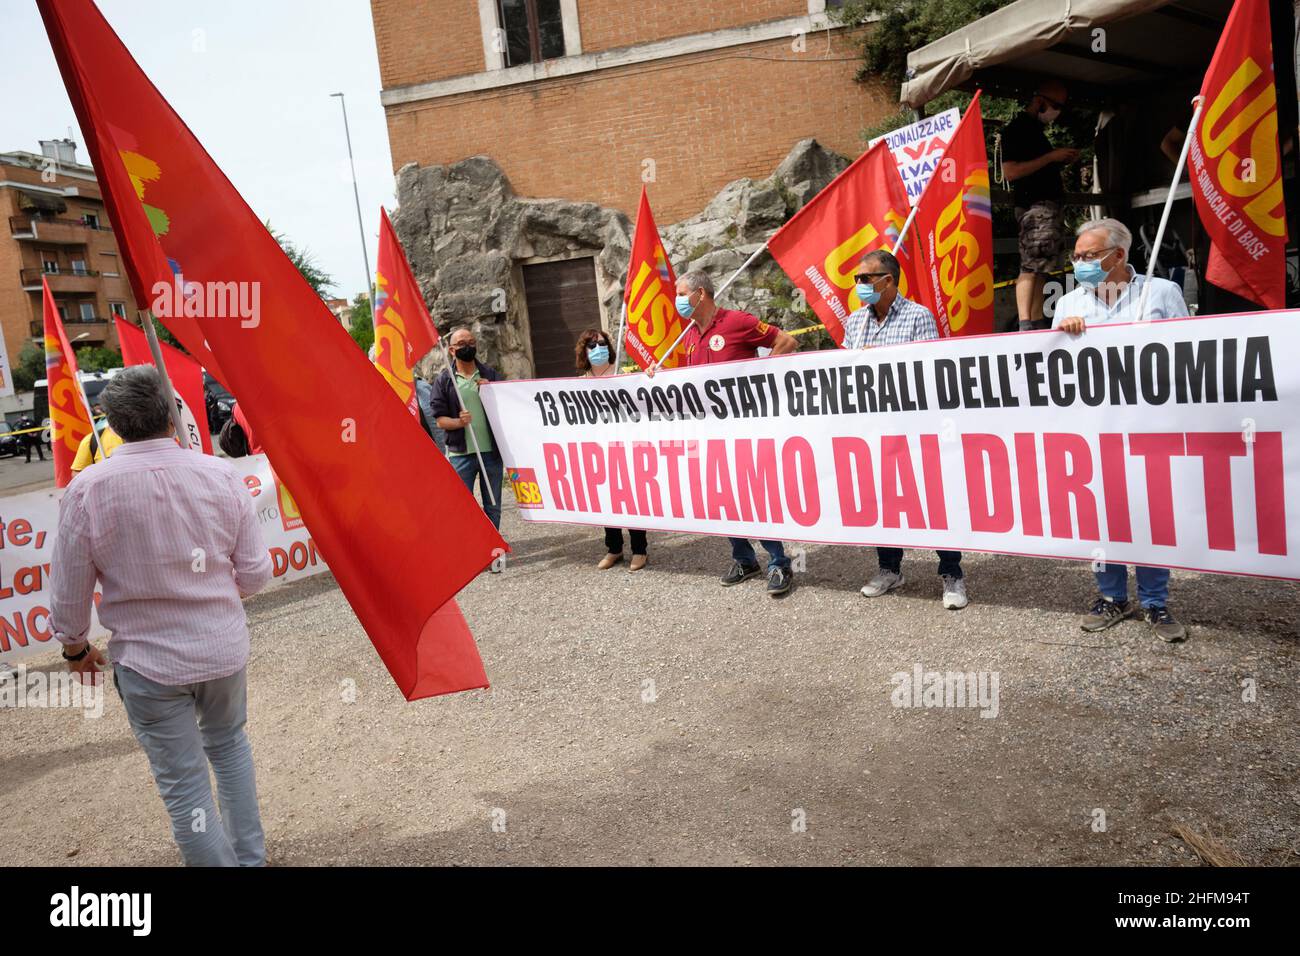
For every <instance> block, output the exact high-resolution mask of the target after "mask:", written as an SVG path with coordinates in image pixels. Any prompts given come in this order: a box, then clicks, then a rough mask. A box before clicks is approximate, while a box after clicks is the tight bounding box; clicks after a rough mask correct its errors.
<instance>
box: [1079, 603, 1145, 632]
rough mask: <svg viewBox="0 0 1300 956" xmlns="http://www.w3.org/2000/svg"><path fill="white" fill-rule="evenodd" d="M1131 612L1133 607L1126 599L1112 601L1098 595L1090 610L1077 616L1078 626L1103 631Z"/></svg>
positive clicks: (1083, 628)
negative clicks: (1079, 616) (1081, 615)
mask: <svg viewBox="0 0 1300 956" xmlns="http://www.w3.org/2000/svg"><path fill="white" fill-rule="evenodd" d="M1132 614H1133V609H1132V608H1131V607H1130V606H1129V603H1128V601H1112V600H1111V599H1110V598H1108V597H1099V598H1097V600H1096V601H1095V602H1094V603H1093V605H1092V610H1090V611H1089V612H1088V613H1087V614H1085V615H1084V616H1083V617H1081V618H1079V627H1080V628H1081V629H1082V630H1085V631H1088V632H1095V631H1104V630H1106V628H1108V627H1114V626H1115V625H1116V624H1118V623H1119V622H1120V621H1122V620H1124V619H1125V618H1126V617H1130V616H1131V615H1132Z"/></svg>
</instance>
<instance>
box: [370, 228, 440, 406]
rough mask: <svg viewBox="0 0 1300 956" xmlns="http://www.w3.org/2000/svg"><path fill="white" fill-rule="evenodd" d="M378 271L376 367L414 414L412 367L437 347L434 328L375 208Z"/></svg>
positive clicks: (393, 234)
mask: <svg viewBox="0 0 1300 956" xmlns="http://www.w3.org/2000/svg"><path fill="white" fill-rule="evenodd" d="M379 215H380V224H379V261H378V263H377V265H378V269H379V271H378V272H377V273H376V275H375V301H374V310H373V317H374V323H375V368H377V369H379V374H380V375H382V376H384V378H385V379H386V380H387V381H388V384H389V385H391V386H392V387H393V391H394V392H396V393H397V397H398V398H400V399H401V400H402V401H403V402H404V403H405V404H406V407H407V408H408V409H410V412H411V414H412V415H415V416H416V417H417V418H418V417H419V414H420V406H419V405H418V404H417V403H416V400H415V363H416V362H418V361H419V360H420V359H421V358H423V357H424V355H425V353H426V352H428V351H429V349H431V348H433V347H434V346H435V345H436V344H438V330H437V328H436V327H435V326H434V324H433V319H431V318H430V317H429V310H428V308H426V307H425V304H424V296H423V295H422V294H421V292H420V287H419V285H417V284H416V282H415V275H414V274H413V273H412V272H411V264H410V263H409V262H407V260H406V253H405V252H403V251H402V244H401V243H400V242H398V241H397V233H396V232H395V231H394V229H393V224H392V223H391V222H390V221H389V219H388V210H386V209H384V208H383V207H382V206H380V207H379Z"/></svg>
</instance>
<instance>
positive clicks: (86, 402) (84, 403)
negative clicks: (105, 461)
mask: <svg viewBox="0 0 1300 956" xmlns="http://www.w3.org/2000/svg"><path fill="white" fill-rule="evenodd" d="M68 348H72V346H71V344H69V346H68ZM72 378H73V380H74V381H75V382H76V383H77V394H78V395H80V396H81V407H82V408H84V409H85V410H86V421H88V422H90V463H91V464H92V465H93V464H94V463H95V456H96V455H97V454H99V436H98V435H97V434H95V413H94V412H92V411H91V410H90V399H88V398H86V386H85V384H83V383H82V381H81V372H77V374H75V375H73V376H72ZM50 434H51V435H53V434H54V429H53V428H51V429H50ZM14 457H15V458H17V457H18V456H17V454H15V455H14Z"/></svg>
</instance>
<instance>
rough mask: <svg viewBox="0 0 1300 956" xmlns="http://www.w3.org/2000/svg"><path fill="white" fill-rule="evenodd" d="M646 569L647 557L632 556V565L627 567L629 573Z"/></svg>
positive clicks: (641, 555) (640, 555) (642, 555)
mask: <svg viewBox="0 0 1300 956" xmlns="http://www.w3.org/2000/svg"><path fill="white" fill-rule="evenodd" d="M644 567H645V555H644V554H634V555H632V563H631V564H629V565H628V566H627V569H628V570H629V571H640V570H641V569H642V568H644Z"/></svg>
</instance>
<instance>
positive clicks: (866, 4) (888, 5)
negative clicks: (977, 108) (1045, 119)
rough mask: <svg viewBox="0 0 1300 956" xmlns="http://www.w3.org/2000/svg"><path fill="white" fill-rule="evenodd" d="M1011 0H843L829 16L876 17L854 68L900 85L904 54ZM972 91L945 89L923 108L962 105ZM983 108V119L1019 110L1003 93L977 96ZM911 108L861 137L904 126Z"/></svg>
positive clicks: (865, 76)
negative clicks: (859, 64)
mask: <svg viewBox="0 0 1300 956" xmlns="http://www.w3.org/2000/svg"><path fill="white" fill-rule="evenodd" d="M1011 2H1013V0H945V2H943V3H935V2H933V0H846V2H845V4H844V6H843V7H841V8H840V9H839V10H837V11H833V13H832V16H834V17H835V18H836V19H837V20H839V21H840V22H842V23H862V22H864V21H866V19H867V18H868V17H870V16H878V17H879V18H880V19H879V20H877V21H876V22H875V23H873V24H872V26H871V27H870V28H869V29H867V30H866V31H864V33H863V34H862V39H861V41H860V45H861V50H862V66H860V67H859V68H858V75H857V80H858V82H859V83H867V82H873V81H877V80H884V81H885V82H886V83H887V84H889V85H890V86H891V87H895V88H897V87H899V86H901V85H902V82H903V80H904V78H905V77H906V75H907V54H908V53H910V52H911V51H913V50H916V49H919V48H920V47H923V46H925V45H926V44H927V43H932V42H933V41H935V40H938V39H939V38H940V37H944V36H947V35H948V34H949V33H952V32H953V31H954V30H958V29H961V28H962V27H964V26H966V24H968V23H972V22H974V21H975V20H978V19H979V18H980V17H983V16H986V15H988V14H990V13H992V12H993V11H994V10H997V9H999V8H1001V7H1005V6H1006V5H1007V4H1008V3H1011ZM970 101H971V94H970V93H967V92H965V91H963V90H949V91H948V92H947V93H944V94H942V95H940V96H938V97H936V98H935V99H933V100H931V101H930V102H929V103H927V104H926V107H925V112H926V113H927V114H930V115H933V114H935V113H941V112H943V111H944V110H946V109H950V108H952V107H954V106H955V107H957V108H958V109H963V110H964V109H965V108H966V107H967V105H969V103H970ZM980 104H981V112H982V113H983V115H984V116H985V117H986V118H987V119H995V120H1007V119H1010V118H1011V117H1013V116H1014V115H1015V114H1016V111H1017V110H1018V109H1020V107H1021V105H1022V104H1020V103H1018V102H1016V101H1015V100H1009V99H1004V98H1001V97H991V96H985V97H983V98H981V100H980ZM913 118H914V117H913V116H912V111H911V110H910V109H907V108H906V107H901V106H900V107H899V109H898V111H897V112H895V113H892V114H890V115H889V116H886V117H883V118H882V119H881V120H880V121H879V122H877V123H875V124H873V125H872V126H870V127H868V128H867V129H866V130H864V131H863V138H864V139H872V138H874V137H876V136H879V135H881V134H882V133H887V132H889V131H890V130H894V129H898V127H900V126H906V125H907V124H908V123H910V122H912V120H913Z"/></svg>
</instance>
